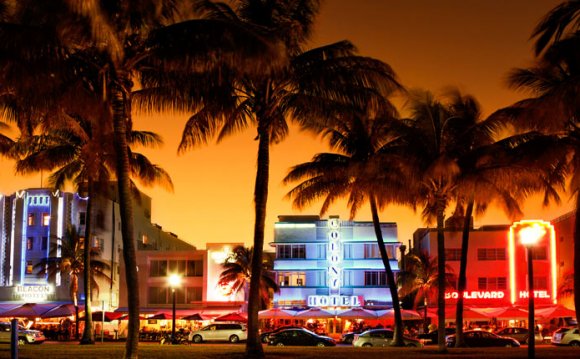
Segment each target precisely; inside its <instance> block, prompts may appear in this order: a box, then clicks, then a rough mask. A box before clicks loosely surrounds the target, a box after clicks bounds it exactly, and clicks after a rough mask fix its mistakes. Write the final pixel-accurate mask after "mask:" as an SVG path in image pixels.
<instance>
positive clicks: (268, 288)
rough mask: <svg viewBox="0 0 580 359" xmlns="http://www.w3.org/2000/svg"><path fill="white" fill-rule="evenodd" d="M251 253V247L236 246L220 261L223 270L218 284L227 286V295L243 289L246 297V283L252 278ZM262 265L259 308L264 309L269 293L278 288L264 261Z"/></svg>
mask: <svg viewBox="0 0 580 359" xmlns="http://www.w3.org/2000/svg"><path fill="white" fill-rule="evenodd" d="M253 254H254V249H253V248H247V247H244V246H236V247H235V248H234V249H233V250H232V253H231V254H230V255H229V256H228V257H227V258H226V259H225V261H224V262H223V263H222V267H223V268H224V271H223V272H221V274H220V277H219V280H218V285H220V286H223V287H227V288H229V293H228V295H234V294H236V293H238V292H240V291H242V290H243V291H244V294H245V296H246V297H247V294H248V293H247V289H248V284H249V283H250V282H251V279H252V266H251V264H252V257H253ZM262 265H263V266H264V270H263V271H262V276H261V277H260V298H261V304H260V309H265V308H267V307H268V303H269V302H270V296H271V294H272V293H273V292H278V291H279V288H278V285H277V284H276V281H275V280H274V279H273V278H272V276H271V275H270V273H269V272H268V271H267V266H266V265H265V264H264V263H263V264H262Z"/></svg>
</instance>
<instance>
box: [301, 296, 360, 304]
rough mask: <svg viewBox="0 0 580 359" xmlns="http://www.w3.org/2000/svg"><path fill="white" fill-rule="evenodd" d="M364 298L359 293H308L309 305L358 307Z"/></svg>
mask: <svg viewBox="0 0 580 359" xmlns="http://www.w3.org/2000/svg"><path fill="white" fill-rule="evenodd" d="M363 303H364V298H363V297H362V296H359V295H350V296H349V295H309V296H308V306H309V307H360V306H362V305H363Z"/></svg>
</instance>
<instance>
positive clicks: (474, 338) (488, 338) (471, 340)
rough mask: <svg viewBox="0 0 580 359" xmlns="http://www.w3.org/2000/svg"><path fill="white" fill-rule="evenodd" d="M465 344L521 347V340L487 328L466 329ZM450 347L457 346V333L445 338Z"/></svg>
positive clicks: (469, 345)
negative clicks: (495, 332)
mask: <svg viewBox="0 0 580 359" xmlns="http://www.w3.org/2000/svg"><path fill="white" fill-rule="evenodd" d="M463 339H464V340H465V345H467V346H468V347H519V346H520V342H518V341H517V340H516V339H514V338H510V337H500V336H499V335H497V334H494V333H490V332H486V331H485V330H466V331H465V332H463ZM445 342H446V345H447V346H448V347H454V346H455V334H452V335H448V336H447V337H446V338H445Z"/></svg>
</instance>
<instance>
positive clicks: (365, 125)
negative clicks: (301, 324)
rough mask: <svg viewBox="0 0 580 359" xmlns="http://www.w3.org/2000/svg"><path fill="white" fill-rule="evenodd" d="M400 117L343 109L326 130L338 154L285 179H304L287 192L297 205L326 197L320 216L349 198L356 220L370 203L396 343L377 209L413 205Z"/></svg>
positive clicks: (398, 328) (320, 157) (398, 323)
mask: <svg viewBox="0 0 580 359" xmlns="http://www.w3.org/2000/svg"><path fill="white" fill-rule="evenodd" d="M396 116H397V114H396V112H395V111H394V108H392V107H391V106H390V104H387V106H386V108H385V109H384V111H382V112H379V113H378V114H377V117H374V116H369V114H364V113H356V112H355V113H351V114H347V113H346V112H344V111H342V112H341V114H340V115H339V116H337V118H336V119H335V120H334V121H328V122H327V123H326V124H325V126H326V127H325V129H324V130H322V132H323V137H326V138H328V140H329V142H330V146H331V147H332V148H333V149H335V150H336V151H337V152H338V153H320V154H317V155H315V156H314V158H313V160H312V161H311V162H307V163H302V164H299V165H296V166H294V167H292V168H291V170H290V171H289V173H288V174H287V175H286V177H285V178H284V182H285V183H290V182H300V183H298V185H296V187H294V188H293V189H292V190H290V192H289V193H288V195H287V197H288V198H290V199H293V204H294V206H295V207H297V208H298V209H302V208H304V207H306V206H308V205H310V204H312V203H314V202H317V201H318V200H320V199H322V200H323V204H322V209H321V210H320V212H321V215H324V213H326V212H327V211H328V209H329V206H330V205H331V204H332V203H333V202H334V201H336V200H337V199H340V198H343V197H348V205H349V207H350V216H351V219H352V218H354V217H355V215H356V214H357V212H358V210H359V209H360V208H361V207H362V205H363V204H364V203H365V202H366V201H368V202H369V204H370V209H371V215H372V219H373V227H374V230H375V235H376V238H377V242H378V246H379V251H380V253H381V259H382V261H383V265H384V267H385V273H386V276H387V285H388V287H389V291H390V294H391V299H392V304H393V308H394V312H395V337H394V345H397V346H403V345H404V343H403V337H402V334H403V333H402V331H403V321H402V317H401V307H400V303H399V298H398V292H397V284H396V282H395V277H394V274H393V270H392V268H391V264H390V260H391V259H390V258H389V256H388V254H387V251H386V248H385V243H384V240H383V235H382V231H381V228H380V219H379V209H382V208H383V207H384V206H385V205H387V204H390V203H397V204H407V205H409V204H410V205H413V204H414V202H413V201H414V199H413V198H412V197H407V196H405V194H406V193H411V192H410V191H409V192H405V191H401V190H400V188H401V187H402V186H404V185H405V183H406V182H407V179H408V175H409V173H412V172H411V171H410V170H409V169H408V168H406V165H407V163H408V162H409V159H408V158H406V156H405V146H406V145H407V142H406V140H405V130H406V128H405V126H404V125H403V124H402V123H400V122H399V121H398V119H397V117H396Z"/></svg>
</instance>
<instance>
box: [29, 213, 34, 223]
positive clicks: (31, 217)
mask: <svg viewBox="0 0 580 359" xmlns="http://www.w3.org/2000/svg"><path fill="white" fill-rule="evenodd" d="M28 225H29V226H34V225H35V215H34V213H29V214H28Z"/></svg>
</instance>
